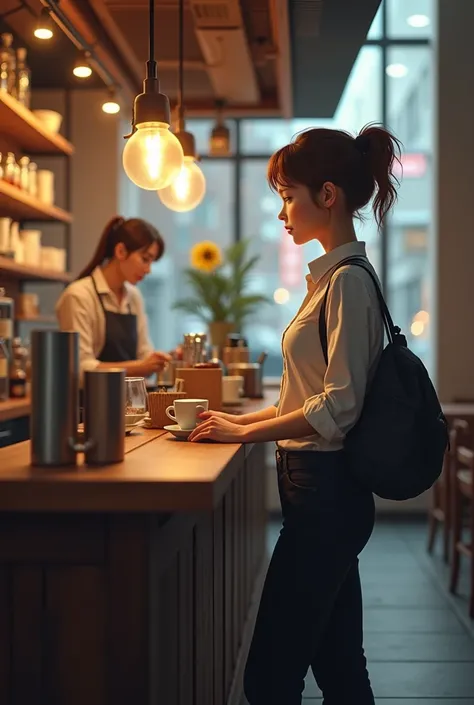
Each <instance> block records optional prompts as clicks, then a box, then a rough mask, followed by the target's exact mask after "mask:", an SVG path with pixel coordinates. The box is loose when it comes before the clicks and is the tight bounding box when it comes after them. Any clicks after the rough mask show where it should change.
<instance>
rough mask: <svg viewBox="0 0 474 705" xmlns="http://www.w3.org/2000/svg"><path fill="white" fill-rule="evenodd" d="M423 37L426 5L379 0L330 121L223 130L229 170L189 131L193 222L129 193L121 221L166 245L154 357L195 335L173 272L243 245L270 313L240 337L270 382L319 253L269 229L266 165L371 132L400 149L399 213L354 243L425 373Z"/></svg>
mask: <svg viewBox="0 0 474 705" xmlns="http://www.w3.org/2000/svg"><path fill="white" fill-rule="evenodd" d="M432 31H433V8H432V0H384V2H383V3H382V5H381V7H380V9H379V11H378V12H377V15H376V17H375V18H374V21H373V24H372V27H371V28H370V31H369V33H368V36H367V40H366V44H365V45H364V46H363V48H362V49H361V51H360V53H359V56H358V57H357V59H356V62H355V64H354V67H353V70H352V72H351V74H350V77H349V79H348V82H347V85H346V88H345V90H344V93H343V95H342V97H341V100H340V102H339V105H338V108H337V111H336V113H335V115H334V117H333V118H332V119H330V120H329V119H325V120H322V119H318V116H309V117H308V118H307V119H295V120H279V119H242V120H226V122H227V124H228V125H229V127H230V128H231V134H232V151H234V150H235V154H233V156H232V157H231V158H229V159H222V158H211V157H209V152H208V139H209V133H210V130H211V129H212V126H213V124H214V121H213V120H211V119H205V120H204V119H193V120H189V121H188V126H189V129H191V130H192V131H193V132H194V134H195V136H196V141H197V146H198V150H199V152H200V154H201V155H202V157H203V159H202V162H201V166H202V168H203V170H204V172H205V174H206V178H207V185H208V192H207V195H206V198H205V200H204V202H203V204H202V205H201V206H199V208H197V209H196V210H195V211H193V212H192V213H189V214H186V213H184V214H176V213H172V212H170V211H169V210H167V209H166V208H165V207H163V206H162V204H161V202H160V201H159V200H158V198H157V197H156V195H155V194H149V193H146V192H140V193H138V191H139V189H135V193H134V194H133V197H132V196H131V195H130V194H128V195H127V198H126V199H125V198H124V199H123V201H124V203H125V204H126V209H125V211H126V214H130V215H132V214H138V213H139V214H141V215H142V216H143V217H145V218H148V219H149V220H151V221H152V222H154V223H156V225H157V226H158V227H159V229H160V230H161V231H162V232H163V234H164V237H165V239H166V242H167V253H166V256H165V257H164V258H163V260H162V261H161V262H159V263H157V265H156V266H155V268H154V271H153V275H152V276H150V277H149V278H148V279H147V280H146V281H145V282H144V283H143V292H144V294H145V297H146V303H147V310H148V313H149V316H150V321H151V332H152V337H153V340H154V343H155V345H157V346H159V347H160V348H171V347H172V346H174V345H175V344H176V343H177V342H178V341H179V340H180V339H181V336H182V334H183V333H184V332H185V331H187V330H191V329H196V328H199V327H201V324H199V322H198V321H195V320H192V319H191V318H189V317H186V316H184V315H183V314H181V313H176V312H174V311H173V310H172V302H173V301H174V300H175V299H176V298H177V297H178V295H180V296H181V295H182V294H183V293H185V292H184V290H183V277H182V272H183V268H184V267H186V266H187V265H188V256H189V249H190V247H191V246H192V245H193V244H194V243H196V242H198V241H200V240H202V239H210V240H214V241H215V242H217V243H218V244H220V245H221V246H225V245H226V244H229V243H230V242H232V241H233V240H234V239H238V238H243V237H249V238H251V240H252V247H253V249H254V251H255V253H257V254H259V255H261V258H260V261H259V264H258V266H257V268H256V270H255V273H254V276H253V279H252V282H251V286H252V289H254V290H255V291H258V292H262V291H264V292H265V293H266V294H267V295H268V296H269V297H271V298H272V299H273V303H272V304H269V305H267V306H264V307H263V306H262V308H261V309H260V311H259V312H258V314H257V315H256V316H255V317H254V319H253V320H252V321H250V322H249V324H248V325H247V328H246V330H245V333H246V335H247V337H248V339H249V344H250V347H251V349H252V352H253V357H254V359H255V358H256V356H257V355H258V354H259V352H260V351H262V350H266V351H267V352H268V354H269V357H268V361H267V364H266V370H265V372H266V374H267V375H272V376H273V375H278V374H280V373H281V353H280V339H281V332H282V330H283V329H284V327H285V326H286V325H287V323H288V321H289V320H290V319H291V318H292V316H293V315H294V314H295V312H296V310H297V308H298V306H299V305H300V303H301V300H302V298H303V297H304V294H305V291H306V281H305V275H306V273H307V271H308V269H307V263H308V262H309V261H310V260H311V259H314V258H315V257H317V256H319V255H320V254H321V253H322V250H321V248H320V246H319V245H318V244H317V243H310V244H309V245H307V246H305V247H304V248H298V247H296V246H295V245H294V244H293V241H292V239H291V237H290V236H288V235H287V233H286V231H285V230H284V229H283V228H282V225H281V223H280V222H279V221H278V218H277V216H278V212H279V210H280V201H279V198H278V197H277V196H276V195H275V194H273V193H272V192H271V191H270V189H269V187H268V185H267V182H266V166H267V162H268V159H269V157H270V155H271V154H272V153H273V152H274V151H275V150H276V149H278V148H279V147H281V146H282V145H284V144H286V143H288V142H289V141H290V140H291V139H292V137H293V136H294V135H295V134H296V133H298V132H299V131H301V130H303V129H305V128H308V127H318V126H320V127H323V126H324V127H335V128H338V129H345V130H348V131H350V132H352V133H355V132H357V131H359V130H360V129H361V128H362V127H363V126H364V125H366V124H367V123H369V122H384V123H385V124H386V125H387V126H388V127H390V129H392V130H393V131H394V132H395V134H396V135H397V136H398V137H399V138H400V139H401V141H402V143H403V146H404V156H403V172H404V175H403V179H402V185H401V188H400V192H399V201H398V205H397V207H396V209H395V211H394V213H393V216H392V217H391V219H390V221H389V222H387V223H386V224H385V226H384V228H383V231H382V233H379V232H378V231H377V228H376V226H375V225H374V222H373V218H372V217H371V216H370V214H369V213H367V217H366V218H365V219H362V221H361V222H358V223H357V231H358V236H359V237H360V239H362V240H364V241H365V242H366V243H367V249H368V253H369V257H370V258H371V260H372V262H373V264H374V266H375V267H376V269H377V271H378V273H379V275H380V277H381V278H382V281H383V284H384V287H385V290H386V293H387V295H388V299H389V304H390V307H391V309H392V312H393V316H394V318H395V319H396V322H397V323H398V324H399V325H401V326H402V327H403V328H404V330H405V332H406V333H407V334H408V337H409V339H410V344H411V345H412V346H413V348H414V349H415V350H416V351H417V352H418V353H419V354H420V355H421V356H422V357H423V359H424V360H425V362H426V363H427V364H428V365H430V362H431V359H430V335H429V319H430V315H431V314H432V307H431V302H430V301H429V298H428V293H427V292H428V286H427V281H428V274H429V272H428V269H427V268H428V264H427V263H428V258H427V256H426V253H427V251H428V248H429V247H430V244H431V235H430V224H431V223H430V220H431V185H430V183H431V170H432V166H431V165H432V142H433V137H432V125H431V113H432V103H433V100H432V85H431V83H432V69H431V67H432V55H431V46H430V40H431V36H432ZM237 149H238V150H239V151H238V152H237ZM130 189H134V187H133V186H129V187H128V190H130Z"/></svg>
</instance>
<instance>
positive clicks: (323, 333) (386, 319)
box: [319, 257, 406, 365]
mask: <svg viewBox="0 0 474 705" xmlns="http://www.w3.org/2000/svg"><path fill="white" fill-rule="evenodd" d="M347 264H354V265H356V266H357V267H361V269H365V271H366V272H367V274H368V275H369V276H370V278H371V279H372V281H373V283H374V286H375V290H376V292H377V298H378V300H379V306H380V313H381V315H382V319H383V323H384V326H385V331H386V333H387V338H388V340H389V342H390V343H394V342H398V343H401V344H405V345H406V341H405V342H404V339H403V340H401V339H400V338H402V337H403V336H400V328H398V326H395V325H394V324H393V320H392V317H391V315H390V311H389V310H388V307H387V304H386V303H385V299H384V297H383V294H382V291H381V289H380V286H379V283H378V281H377V279H376V278H375V277H374V275H373V274H372V272H371V271H370V269H369V268H368V267H367V264H366V261H365V260H363V259H361V258H357V257H348V258H346V259H344V260H342V261H341V262H339V263H338V264H337V265H336V267H335V268H334V269H333V271H332V272H331V276H330V278H329V282H328V284H327V287H326V291H325V294H324V299H323V303H322V305H321V310H320V312H319V338H320V341H321V347H322V349H323V355H324V360H325V361H326V365H327V364H328V335H327V324H326V308H327V300H328V296H329V289H330V286H331V282H332V278H333V276H334V275H335V273H336V272H337V270H338V269H340V268H341V267H345V266H346V265H347Z"/></svg>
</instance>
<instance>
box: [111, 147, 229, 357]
mask: <svg viewBox="0 0 474 705" xmlns="http://www.w3.org/2000/svg"><path fill="white" fill-rule="evenodd" d="M200 166H201V168H202V170H203V171H204V174H205V176H206V182H207V191H206V197H205V199H204V201H203V202H202V204H201V205H200V206H198V208H196V209H195V210H194V211H191V212H189V213H175V212H173V211H170V210H169V209H168V208H166V207H165V206H164V205H163V204H162V203H161V201H160V200H159V198H158V197H157V195H156V193H155V192H153V191H143V190H141V189H137V188H135V187H133V189H134V191H135V195H136V196H137V198H138V201H137V202H135V204H134V207H133V208H131V209H130V210H128V211H127V210H125V211H124V213H123V214H124V215H125V216H128V217H131V216H134V215H139V216H140V217H141V218H144V219H145V220H148V221H150V222H151V223H154V224H155V225H156V227H157V228H158V229H159V231H160V232H161V233H162V235H163V237H164V239H165V242H166V251H165V255H164V257H163V258H162V259H161V260H160V261H159V262H157V263H156V264H154V265H153V270H152V273H151V274H150V275H149V276H148V277H146V279H144V281H143V282H142V284H141V285H140V288H141V289H142V293H143V295H144V297H145V303H146V310H147V314H148V317H149V322H150V333H151V337H152V340H153V344H154V345H155V346H156V347H157V348H159V349H172V348H174V347H175V346H176V344H177V343H178V342H180V341H181V340H182V337H183V334H184V333H185V332H189V331H191V330H202V329H203V324H202V323H200V322H199V321H198V320H196V319H194V318H192V317H190V316H187V315H186V314H184V313H182V312H177V311H174V310H173V302H174V301H176V300H177V299H178V298H181V297H185V296H187V295H188V293H190V292H188V291H187V288H186V285H185V282H184V277H183V270H184V269H185V268H186V267H188V265H189V251H190V249H191V247H192V246H193V245H195V244H196V243H197V242H200V241H201V240H213V241H214V242H216V243H218V244H219V245H220V246H221V247H226V246H227V245H229V244H230V243H231V242H232V241H233V239H234V213H235V205H234V204H235V201H234V192H235V189H234V179H235V169H234V164H233V162H232V161H231V160H228V159H220V160H203V161H202V162H201V165H200Z"/></svg>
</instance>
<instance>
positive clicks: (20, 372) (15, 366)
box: [10, 338, 27, 399]
mask: <svg viewBox="0 0 474 705" xmlns="http://www.w3.org/2000/svg"><path fill="white" fill-rule="evenodd" d="M26 360H27V351H26V349H25V348H24V347H23V345H22V342H21V338H14V339H13V346H12V361H11V364H10V396H11V397H13V398H14V399H22V398H24V397H26Z"/></svg>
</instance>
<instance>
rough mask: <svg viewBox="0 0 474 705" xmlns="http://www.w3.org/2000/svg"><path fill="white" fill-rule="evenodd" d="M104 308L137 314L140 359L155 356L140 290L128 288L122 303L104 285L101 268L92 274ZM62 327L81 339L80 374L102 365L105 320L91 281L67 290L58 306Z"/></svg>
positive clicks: (127, 285)
mask: <svg viewBox="0 0 474 705" xmlns="http://www.w3.org/2000/svg"><path fill="white" fill-rule="evenodd" d="M92 276H93V277H94V281H95V284H96V287H97V291H98V292H99V296H100V297H101V300H102V303H103V304H104V308H105V309H106V310H107V311H113V312H114V313H129V312H130V313H134V314H135V315H136V316H137V341H138V342H137V355H138V359H144V358H145V357H147V356H148V355H149V354H150V353H152V352H153V346H152V344H151V342H150V338H149V335H148V323H147V318H146V314H145V306H144V303H143V297H142V295H141V293H140V291H139V290H138V289H137V287H135V286H133V285H132V284H128V283H126V284H125V295H124V297H123V299H122V301H120V303H119V302H118V300H117V297H116V296H115V294H114V293H113V292H112V291H111V289H110V287H109V285H108V284H107V282H106V281H105V278H104V275H103V274H102V271H101V269H100V267H96V269H94V271H93V272H92ZM56 315H57V318H58V321H59V327H60V329H61V330H64V331H71V330H73V331H76V332H77V333H79V334H80V336H79V351H80V366H81V373H82V372H84V371H86V370H93V369H94V368H95V367H97V365H98V364H99V360H98V359H97V356H98V355H100V352H101V350H102V348H103V347H104V343H105V316H104V312H103V310H102V307H101V305H100V301H99V299H98V296H97V293H96V291H95V289H94V284H93V283H92V280H91V277H84V279H78V280H77V281H75V282H73V283H72V284H70V285H69V286H68V287H67V289H65V290H64V292H63V293H62V295H61V297H60V298H59V301H58V303H57V304H56Z"/></svg>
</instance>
